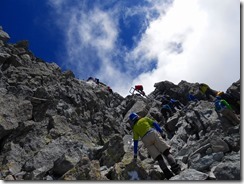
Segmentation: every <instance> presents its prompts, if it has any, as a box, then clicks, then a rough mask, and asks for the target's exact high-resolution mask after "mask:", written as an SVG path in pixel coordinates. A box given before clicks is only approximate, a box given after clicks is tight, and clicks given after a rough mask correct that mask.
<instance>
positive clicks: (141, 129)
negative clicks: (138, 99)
mask: <svg viewBox="0 0 244 184" xmlns="http://www.w3.org/2000/svg"><path fill="white" fill-rule="evenodd" d="M129 120H130V125H131V128H132V131H133V140H134V160H135V161H136V160H137V151H138V150H137V147H138V140H139V137H140V138H141V140H142V142H143V144H144V145H145V147H146V148H147V150H148V152H149V154H150V156H151V157H152V158H153V159H154V160H156V161H158V163H159V166H160V168H161V169H162V171H163V172H164V175H165V177H166V178H167V179H170V178H171V177H172V176H173V173H174V174H179V173H180V171H181V168H180V165H179V164H177V162H176V160H175V159H174V157H173V156H172V154H171V153H170V146H169V145H168V144H167V143H166V142H165V141H164V140H163V138H165V134H164V133H163V131H162V129H161V128H160V127H159V125H158V124H157V122H155V121H154V120H152V119H150V118H148V117H140V116H138V115H137V114H136V113H131V114H130V116H129ZM156 130H157V131H156ZM158 132H159V133H158ZM160 135H161V136H160ZM161 154H163V155H164V156H165V158H166V160H167V162H168V163H169V165H170V166H171V170H170V169H168V167H167V165H166V163H165V162H164V158H163V157H162V155H161ZM172 172H173V173H172Z"/></svg>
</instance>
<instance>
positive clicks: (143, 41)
mask: <svg viewBox="0 0 244 184" xmlns="http://www.w3.org/2000/svg"><path fill="white" fill-rule="evenodd" d="M13 5H14V6H13ZM0 9H1V11H0V25H1V26H2V27H3V30H4V31H6V32H7V33H8V34H9V36H10V37H11V39H10V41H9V42H10V43H16V42H18V41H20V40H28V41H29V45H30V46H29V49H30V50H31V51H32V52H33V53H34V55H35V56H36V57H39V58H41V59H43V60H44V61H46V62H55V63H57V64H58V65H59V66H60V67H61V68H62V70H63V71H65V70H72V71H73V72H74V74H75V76H76V77H77V78H79V79H81V80H83V79H84V80H86V79H87V78H88V77H90V76H93V77H96V78H99V79H100V81H102V82H103V83H105V84H107V85H108V86H110V87H111V88H112V89H113V91H115V92H117V93H119V94H120V95H122V96H127V95H129V90H130V88H131V87H133V86H135V85H137V84H142V85H143V87H144V90H145V92H146V94H149V93H151V92H152V91H153V90H154V89H155V88H154V84H155V83H157V82H161V81H166V80H167V81H170V82H173V83H174V84H178V83H179V82H180V81H181V80H185V81H187V82H190V83H196V82H199V83H202V82H203V83H206V84H208V85H209V86H210V87H211V88H213V89H215V90H221V91H226V90H227V88H228V87H230V86H231V84H232V83H233V82H236V81H237V80H239V79H240V72H241V68H240V67H241V66H240V63H241V62H240V59H241V58H240V44H241V43H240V39H241V38H240V1H237V0H204V1H203V0H92V1H91V0H41V1H37V0H1V7H0Z"/></svg>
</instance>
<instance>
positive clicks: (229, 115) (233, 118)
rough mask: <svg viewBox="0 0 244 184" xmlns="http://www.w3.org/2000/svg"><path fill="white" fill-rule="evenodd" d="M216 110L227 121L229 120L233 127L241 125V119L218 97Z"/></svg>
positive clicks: (215, 102)
mask: <svg viewBox="0 0 244 184" xmlns="http://www.w3.org/2000/svg"><path fill="white" fill-rule="evenodd" d="M214 105H215V110H216V112H219V113H221V114H222V115H223V116H224V117H225V118H226V119H228V120H229V121H230V122H231V123H232V124H233V125H238V124H240V119H239V118H238V117H237V115H236V114H235V113H234V111H233V109H232V107H231V105H230V104H229V103H228V102H227V101H226V100H224V99H222V98H221V97H220V96H217V97H216V99H215V101H214Z"/></svg>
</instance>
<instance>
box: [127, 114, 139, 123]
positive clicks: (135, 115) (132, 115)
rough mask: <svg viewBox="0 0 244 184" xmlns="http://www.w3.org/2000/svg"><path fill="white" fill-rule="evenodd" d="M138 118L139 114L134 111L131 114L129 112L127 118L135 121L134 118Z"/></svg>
mask: <svg viewBox="0 0 244 184" xmlns="http://www.w3.org/2000/svg"><path fill="white" fill-rule="evenodd" d="M138 118H139V116H138V115H137V114H136V113H134V112H132V113H131V114H130V116H129V119H130V121H132V122H133V121H135V120H137V119H138Z"/></svg>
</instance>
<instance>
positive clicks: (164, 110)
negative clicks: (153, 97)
mask: <svg viewBox="0 0 244 184" xmlns="http://www.w3.org/2000/svg"><path fill="white" fill-rule="evenodd" d="M161 113H162V115H163V117H164V120H165V122H167V120H168V118H169V117H170V116H172V115H173V111H172V109H171V107H170V106H169V105H168V104H164V105H163V106H162V108H161Z"/></svg>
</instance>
